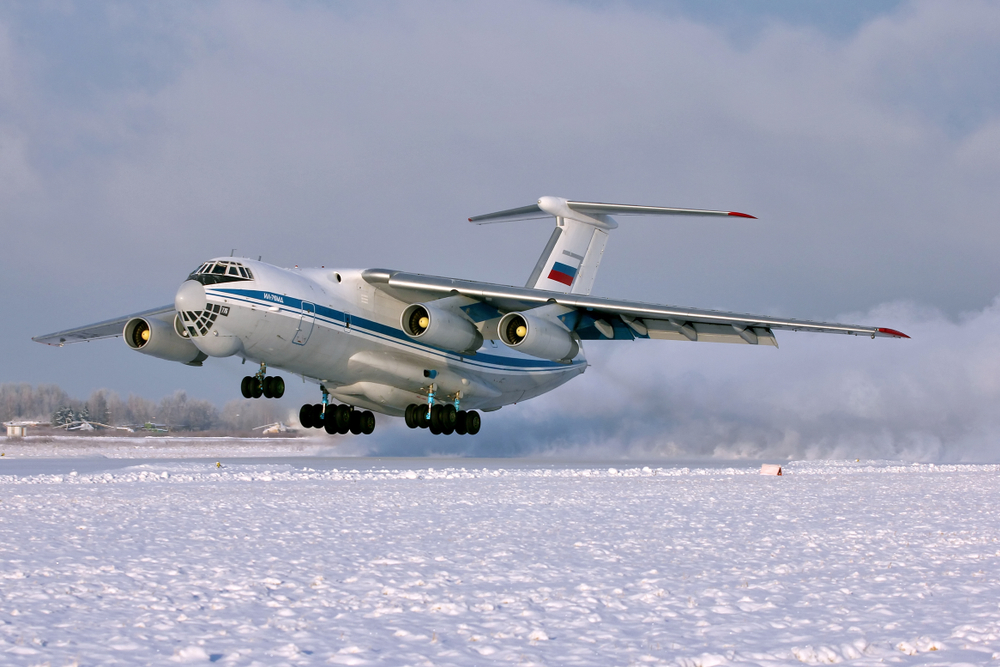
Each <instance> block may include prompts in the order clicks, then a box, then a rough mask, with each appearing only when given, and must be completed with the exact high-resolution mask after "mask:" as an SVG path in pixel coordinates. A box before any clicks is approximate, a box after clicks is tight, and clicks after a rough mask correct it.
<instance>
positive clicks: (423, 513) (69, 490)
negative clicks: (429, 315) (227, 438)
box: [0, 442, 1000, 665]
mask: <svg viewBox="0 0 1000 667" xmlns="http://www.w3.org/2000/svg"><path fill="white" fill-rule="evenodd" d="M22 447H23V445H22ZM192 447H194V445H192ZM248 447H249V445H248ZM3 449H4V453H5V456H4V457H3V458H0V663H2V664H12V665H36V664H51V665H63V664H81V665H97V664H102V665H103V664H127V665H134V664H174V663H176V662H210V661H214V662H218V663H220V664H240V665H249V664H260V665H277V664H289V665H298V664H328V663H332V664H355V665H365V664H385V665H403V664H412V665H452V664H454V665H473V664H475V665H483V664H505V663H513V664H546V665H554V664H565V665H627V664H679V665H728V664H736V665H747V664H759V665H779V664H780V665H786V664H797V663H799V662H800V661H801V662H805V663H808V664H822V663H833V662H841V663H845V664H857V665H868V664H881V663H888V662H894V663H900V664H948V665H954V664H961V663H967V664H975V665H982V664H991V663H992V664H1000V509H998V508H1000V484H998V481H1000V466H997V465H939V466H934V465H929V464H920V465H915V464H914V465H911V464H900V463H891V462H861V463H855V462H853V461H851V462H849V463H847V462H811V463H805V462H802V463H791V464H786V466H785V471H786V474H785V475H784V476H783V477H780V478H779V477H762V476H760V475H759V474H757V473H758V470H759V462H758V463H757V464H749V463H747V464H733V467H723V466H719V465H714V464H712V463H710V462H709V463H705V464H702V465H700V466H699V465H697V464H687V466H686V467H681V466H673V465H671V464H669V463H662V462H661V463H659V464H646V465H643V464H641V463H639V464H628V463H618V464H614V467H611V465H610V464H604V465H594V464H567V463H553V462H545V461H520V460H506V461H477V460H471V459H470V460H454V459H453V460H437V461H431V460H421V461H393V460H391V459H383V460H370V459H367V460H366V459H353V460H352V459H343V458H341V459H332V458H323V457H305V456H303V457H299V458H272V459H242V460H227V459H223V460H222V467H221V468H219V467H216V459H215V458H212V459H198V458H187V459H180V460H168V459H160V460H154V459H149V458H147V459H146V460H128V459H121V458H118V459H100V458H92V457H87V458H61V459H51V458H50V459H31V458H25V457H24V453H25V452H24V451H23V450H21V451H20V453H17V452H18V450H17V446H16V445H15V444H14V443H9V442H8V443H3ZM188 451H189V455H193V453H194V452H202V451H203V450H202V449H198V448H195V449H190V450H188ZM994 661H997V662H994Z"/></svg>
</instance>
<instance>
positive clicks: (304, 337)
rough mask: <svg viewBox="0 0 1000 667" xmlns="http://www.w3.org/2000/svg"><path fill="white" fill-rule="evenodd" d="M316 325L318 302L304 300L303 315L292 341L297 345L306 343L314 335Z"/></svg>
mask: <svg viewBox="0 0 1000 667" xmlns="http://www.w3.org/2000/svg"><path fill="white" fill-rule="evenodd" d="M315 325H316V304H313V303H309V302H308V301H303V302H302V317H301V318H299V328H298V329H297V330H296V331H295V337H294V338H292V342H293V343H295V344H296V345H305V344H306V342H307V341H308V340H309V336H311V335H312V331H313V327H314V326H315Z"/></svg>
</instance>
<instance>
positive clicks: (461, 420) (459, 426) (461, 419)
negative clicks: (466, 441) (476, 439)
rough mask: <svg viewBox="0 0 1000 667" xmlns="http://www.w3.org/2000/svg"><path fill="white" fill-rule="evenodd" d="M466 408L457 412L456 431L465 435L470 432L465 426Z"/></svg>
mask: <svg viewBox="0 0 1000 667" xmlns="http://www.w3.org/2000/svg"><path fill="white" fill-rule="evenodd" d="M465 417H466V412H465V410H459V411H458V412H456V413H455V433H458V434H459V435H465V434H466V433H468V432H469V430H468V428H466V426H465Z"/></svg>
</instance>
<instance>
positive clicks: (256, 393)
mask: <svg viewBox="0 0 1000 667" xmlns="http://www.w3.org/2000/svg"><path fill="white" fill-rule="evenodd" d="M250 391H251V394H252V395H253V397H254V398H260V397H261V396H262V395H263V394H264V388H263V387H262V386H260V378H256V377H252V378H250Z"/></svg>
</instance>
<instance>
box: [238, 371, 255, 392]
mask: <svg viewBox="0 0 1000 667" xmlns="http://www.w3.org/2000/svg"><path fill="white" fill-rule="evenodd" d="M240 393H241V394H243V398H253V378H252V377H250V376H249V375H247V376H246V377H245V378H243V382H241V383H240Z"/></svg>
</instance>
